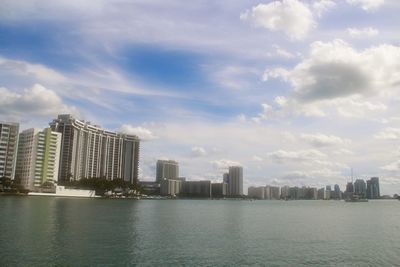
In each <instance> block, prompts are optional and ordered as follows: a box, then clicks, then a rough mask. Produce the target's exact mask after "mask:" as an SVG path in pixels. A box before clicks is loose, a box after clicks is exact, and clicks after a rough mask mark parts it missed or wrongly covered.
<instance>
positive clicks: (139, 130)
mask: <svg viewBox="0 0 400 267" xmlns="http://www.w3.org/2000/svg"><path fill="white" fill-rule="evenodd" d="M118 131H119V132H122V133H126V134H132V135H137V136H139V138H140V140H143V141H150V140H154V139H157V138H158V137H157V136H156V135H154V134H153V132H152V131H150V130H149V129H147V128H144V127H141V126H138V127H134V126H132V125H130V124H123V125H122V126H121V127H120V128H119V129H118Z"/></svg>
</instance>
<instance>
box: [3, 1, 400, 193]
mask: <svg viewBox="0 0 400 267" xmlns="http://www.w3.org/2000/svg"><path fill="white" fill-rule="evenodd" d="M0 2H1V3H2V8H1V10H0V35H1V36H2V38H1V42H0V80H1V82H0V121H16V122H19V123H20V130H25V129H28V128H32V127H36V128H40V129H43V128H46V127H48V122H50V121H51V120H52V119H54V118H55V116H57V115H58V114H60V113H65V114H66V113H71V114H74V115H75V116H76V117H77V118H79V119H84V120H86V121H92V122H93V124H98V125H101V126H102V127H104V128H105V129H110V130H111V131H115V132H117V131H121V132H126V133H128V134H135V135H138V136H139V137H140V138H141V139H142V140H143V142H142V143H141V151H140V170H139V174H138V176H139V179H141V180H145V181H151V180H153V179H154V177H155V176H156V170H155V168H154V165H155V162H156V161H157V160H158V159H174V160H176V161H177V162H179V171H180V173H182V174H183V176H185V177H188V178H190V179H192V180H198V179H207V180H211V181H218V180H220V177H222V174H223V173H224V172H225V171H226V169H227V167H228V166H231V165H241V166H243V169H244V174H243V184H244V186H243V187H244V188H243V191H244V192H247V187H249V186H252V185H254V186H258V185H265V184H271V185H286V184H288V185H293V186H294V185H297V186H301V185H315V186H316V187H317V188H320V187H322V186H325V185H328V184H330V185H332V186H333V185H334V184H339V185H340V187H341V188H345V185H346V183H347V182H348V181H349V180H350V168H353V169H354V170H355V175H354V177H355V178H362V179H365V178H367V177H368V178H369V177H375V176H376V177H379V178H380V185H381V188H380V189H381V191H382V193H384V194H394V193H398V192H399V191H400V173H399V171H400V164H399V156H400V153H399V151H400V150H399V138H400V119H399V109H398V101H399V99H400V93H399V91H398V89H399V82H400V78H399V77H400V65H399V64H398V62H399V61H400V42H399V39H398V37H397V36H400V32H399V29H397V21H398V18H397V16H398V15H397V14H398V11H399V9H400V4H399V2H398V1H395V0H385V1H384V0H357V1H356V0H341V1H330V0H323V1H320V0H318V1H317V0H315V1H314V0H309V1H297V0H282V1H218V2H217V3H215V1H190V3H189V2H188V3H185V2H181V1H175V0H171V1H156V0H150V1H95V2H94V1H93V2H89V3H85V4H82V3H80V2H79V1H74V0H72V1H57V2H56V3H54V2H53V1H41V2H40V4H39V3H38V2H35V1H23V3H15V2H14V1H8V0H3V1H0ZM282 21H284V22H285V23H283V22H282Z"/></svg>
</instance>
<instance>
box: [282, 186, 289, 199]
mask: <svg viewBox="0 0 400 267" xmlns="http://www.w3.org/2000/svg"><path fill="white" fill-rule="evenodd" d="M289 196H290V194H289V186H287V185H285V186H282V187H281V199H289Z"/></svg>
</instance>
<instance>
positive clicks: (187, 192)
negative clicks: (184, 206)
mask: <svg viewBox="0 0 400 267" xmlns="http://www.w3.org/2000/svg"><path fill="white" fill-rule="evenodd" d="M180 195H181V196H184V197H200V198H211V181H185V182H182V189H181V192H180Z"/></svg>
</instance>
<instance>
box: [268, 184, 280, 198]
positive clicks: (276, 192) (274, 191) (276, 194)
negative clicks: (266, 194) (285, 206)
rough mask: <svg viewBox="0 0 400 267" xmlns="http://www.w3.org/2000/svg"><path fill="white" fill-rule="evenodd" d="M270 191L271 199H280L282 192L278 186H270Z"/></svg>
mask: <svg viewBox="0 0 400 267" xmlns="http://www.w3.org/2000/svg"><path fill="white" fill-rule="evenodd" d="M269 191H270V199H275V200H277V199H280V196H281V192H280V188H279V187H278V186H270V187H269Z"/></svg>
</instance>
